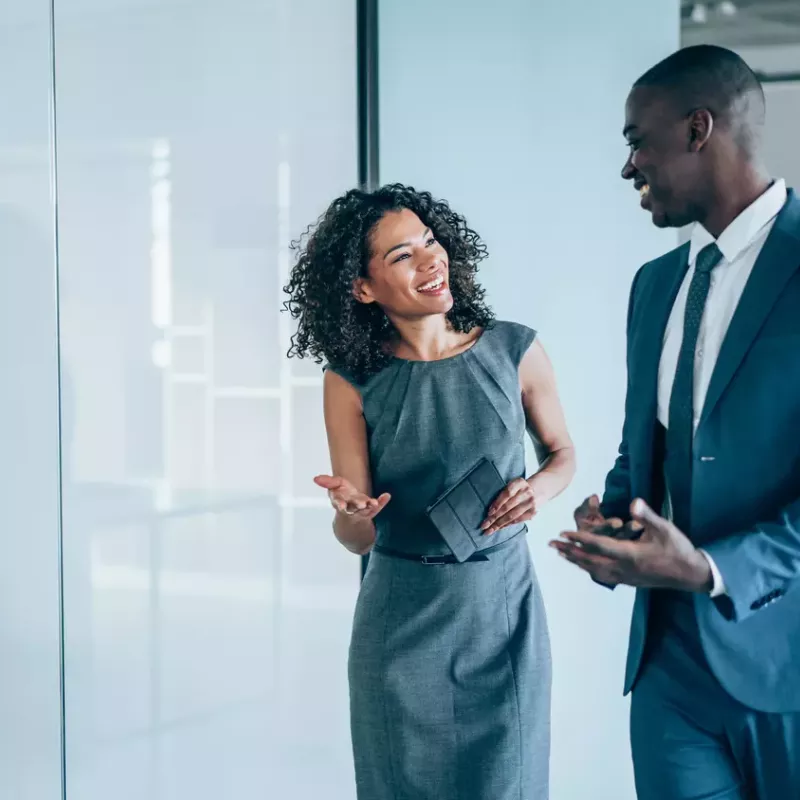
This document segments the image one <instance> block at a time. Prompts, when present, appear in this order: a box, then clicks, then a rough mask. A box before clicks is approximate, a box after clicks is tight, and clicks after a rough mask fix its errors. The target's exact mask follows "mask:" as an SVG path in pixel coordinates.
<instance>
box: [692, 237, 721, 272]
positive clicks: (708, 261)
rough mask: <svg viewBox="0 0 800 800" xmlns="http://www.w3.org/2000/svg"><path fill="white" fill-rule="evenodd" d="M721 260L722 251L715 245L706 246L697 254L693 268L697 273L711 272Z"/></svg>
mask: <svg viewBox="0 0 800 800" xmlns="http://www.w3.org/2000/svg"><path fill="white" fill-rule="evenodd" d="M721 260H722V251H721V250H720V249H719V247H717V245H716V243H713V244H709V245H706V246H705V247H704V248H703V249H702V250H701V251H700V252H699V253H698V254H697V261H696V262H695V265H694V268H695V269H696V270H697V271H698V272H711V270H712V269H714V267H716V266H717V264H719V262H720V261H721Z"/></svg>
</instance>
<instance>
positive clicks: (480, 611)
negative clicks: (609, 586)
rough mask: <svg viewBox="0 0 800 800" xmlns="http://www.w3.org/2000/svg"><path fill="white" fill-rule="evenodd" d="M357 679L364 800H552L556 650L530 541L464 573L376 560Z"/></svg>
mask: <svg viewBox="0 0 800 800" xmlns="http://www.w3.org/2000/svg"><path fill="white" fill-rule="evenodd" d="M349 679H350V713H351V732H352V739H353V751H354V757H355V768H356V785H357V788H358V800H547V798H548V780H549V761H550V683H551V662H550V641H549V636H548V632H547V622H546V619H545V612H544V605H543V603H542V597H541V593H540V591H539V586H538V583H537V581H536V576H535V574H534V571H533V567H532V564H531V559H530V554H529V551H528V547H527V543H526V541H525V537H524V536H520V537H519V538H518V541H515V542H513V543H512V544H511V545H510V546H508V547H506V548H505V549H501V550H499V551H497V552H496V553H492V554H490V555H489V560H488V561H481V562H472V563H465V564H448V565H444V566H441V565H440V566H433V565H430V566H428V565H423V564H418V563H415V562H411V561H404V560H400V559H396V558H391V557H388V556H385V555H381V554H378V553H375V554H373V555H372V556H371V557H370V562H369V568H368V570H367V574H366V576H365V578H364V582H363V584H362V588H361V593H360V596H359V599H358V603H357V606H356V613H355V621H354V626H353V636H352V641H351V645H350V659H349Z"/></svg>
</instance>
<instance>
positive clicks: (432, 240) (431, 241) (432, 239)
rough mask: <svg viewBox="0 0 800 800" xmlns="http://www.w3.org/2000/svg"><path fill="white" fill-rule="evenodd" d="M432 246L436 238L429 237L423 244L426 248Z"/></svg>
mask: <svg viewBox="0 0 800 800" xmlns="http://www.w3.org/2000/svg"><path fill="white" fill-rule="evenodd" d="M432 244H436V237H435V236H431V238H430V239H428V241H427V242H425V246H426V247H430V246H431V245H432Z"/></svg>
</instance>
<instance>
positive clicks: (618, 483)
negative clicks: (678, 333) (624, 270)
mask: <svg viewBox="0 0 800 800" xmlns="http://www.w3.org/2000/svg"><path fill="white" fill-rule="evenodd" d="M641 274H642V270H641V269H640V270H639V271H638V272H637V273H636V276H635V277H634V279H633V284H632V286H631V293H630V297H629V298H628V323H627V334H626V335H627V372H628V385H627V389H626V393H625V421H624V423H623V426H622V441H621V442H620V445H619V454H618V455H617V460H616V462H615V463H614V466H613V468H612V469H611V472H609V473H608V476H607V477H606V486H605V492H604V493H603V500H602V503H601V505H600V508H601V510H602V512H603V516H605V517H619V518H620V519H622V520H625V521H627V520H628V519H629V517H630V505H631V502H632V501H633V497H631V473H630V457H629V453H628V435H627V432H628V419H629V417H630V413H629V412H630V404H631V402H632V400H633V397H632V393H631V358H630V355H631V320H632V319H633V307H634V303H635V296H636V286H637V284H638V282H639V276H640V275H641Z"/></svg>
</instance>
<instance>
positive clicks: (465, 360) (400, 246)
mask: <svg viewBox="0 0 800 800" xmlns="http://www.w3.org/2000/svg"><path fill="white" fill-rule="evenodd" d="M485 256H486V248H485V246H484V245H483V243H482V242H481V240H480V238H479V237H478V235H477V234H476V233H475V232H474V231H473V230H471V229H470V228H469V227H467V224H466V221H465V220H464V218H463V217H461V216H459V215H458V214H456V213H455V212H454V211H452V210H451V209H450V207H449V206H448V205H447V203H445V202H441V201H437V200H434V199H433V198H432V197H431V196H430V195H429V194H428V193H425V192H416V191H415V190H413V189H411V188H407V187H404V186H401V185H392V186H387V187H384V188H382V189H379V190H378V191H376V192H373V193H365V192H362V191H355V190H354V191H350V192H348V193H347V194H345V195H344V196H343V197H340V198H339V199H337V200H336V201H335V202H334V203H333V204H332V205H331V206H330V208H329V209H328V211H327V212H326V213H325V214H324V215H323V217H322V218H321V219H320V221H319V223H318V224H317V225H316V227H315V228H312V229H310V231H309V233H308V235H307V237H306V238H305V240H304V242H303V243H302V245H301V247H300V253H299V259H298V261H297V264H296V266H295V267H294V270H293V272H292V275H291V279H290V282H289V285H288V286H287V287H286V291H287V293H288V294H289V295H290V300H289V301H288V303H287V306H288V308H289V310H290V311H291V313H292V315H293V316H294V317H295V318H296V319H297V321H298V330H297V334H296V336H295V338H294V340H293V345H292V350H291V351H290V355H297V356H300V357H304V356H312V357H314V358H316V359H317V360H318V361H320V362H321V361H322V360H325V361H326V362H327V365H328V368H327V369H326V371H325V379H324V411H325V424H326V429H327V435H328V445H329V449H330V455H331V463H332V471H333V475H323V476H319V477H318V478H316V482H317V484H318V485H320V486H321V487H323V488H325V489H327V490H328V493H329V496H330V500H331V503H332V505H333V507H334V509H335V510H336V515H335V520H334V526H333V527H334V533H335V535H336V537H337V538H338V539H339V541H340V542H341V543H342V544H343V545H344V546H345V547H346V548H348V549H349V550H351V551H352V552H353V553H357V554H359V555H363V554H365V553H370V552H371V556H370V559H369V566H368V569H367V573H366V575H365V577H364V581H363V584H362V587H361V592H360V595H359V599H358V603H357V607H356V612H355V620H354V626H353V634H352V640H351V645H350V659H349V680H350V706H351V729H352V738H353V748H354V755H355V767H356V784H357V787H358V797H359V800H400V798H402V799H403V800H428V799H429V798H430V800H433V799H434V798H435V799H436V800H512V799H513V800H545V798H547V796H548V762H549V731H550V677H551V671H550V649H549V639H548V633H547V624H546V620H545V612H544V607H543V604H542V599H541V594H540V591H539V587H538V584H537V581H536V577H535V574H534V572H533V568H532V565H531V561H530V556H529V551H528V547H527V544H526V540H525V537H524V535H521V534H524V532H525V530H526V526H525V522H526V521H528V520H530V519H531V518H532V517H533V516H534V514H535V513H536V512H537V511H538V510H539V509H540V508H541V507H542V506H543V505H544V504H545V503H546V502H547V501H548V500H550V499H551V498H553V497H555V496H556V495H557V494H559V493H560V492H561V491H562V490H563V489H564V488H565V487H566V486H567V485H568V483H569V482H570V480H571V478H572V476H573V473H574V470H575V456H574V450H573V447H572V443H571V441H570V437H569V434H568V433H567V429H566V425H565V423H564V417H563V413H562V410H561V406H560V403H559V399H558V394H557V391H556V385H555V380H554V377H553V371H552V368H551V366H550V363H549V361H548V359H547V356H546V355H545V352H544V350H543V349H542V346H541V345H540V344H539V343H538V341H536V338H535V336H536V335H535V332H534V331H532V330H530V329H529V328H526V327H524V326H522V325H516V324H513V323H509V322H496V321H495V320H494V319H493V316H492V313H491V311H490V310H489V308H487V306H486V305H485V303H484V293H483V290H482V289H480V288H479V286H478V285H477V283H476V282H475V274H476V271H477V265H478V263H479V262H480V261H481V260H482V259H483V258H485ZM526 427H527V429H528V430H529V431H530V433H531V435H532V437H533V440H534V444H535V446H536V450H537V456H538V457H539V460H540V462H541V468H540V469H539V471H538V472H536V474H535V475H533V476H532V477H530V478H528V479H526V478H525V463H524V435H525V430H526ZM480 458H486V459H489V460H490V461H491V462H493V463H494V465H495V467H496V468H497V470H498V471H499V472H500V475H501V476H502V479H503V480H502V483H501V485H502V484H507V486H506V488H505V489H504V490H503V491H502V492H500V494H499V495H498V496H497V497H496V499H495V500H494V502H493V503H492V504H491V506H490V508H489V509H488V511H487V513H486V518H485V520H484V522H483V525H482V526H480V528H481V530H482V534H483V535H481V533H480V531H479V532H478V533H477V534H476V538H477V539H478V540H479V541H480V547H479V549H478V550H477V552H476V553H475V554H474V555H473V556H472V557H470V558H469V559H467V560H466V561H463V563H459V561H457V560H456V558H455V557H454V556H453V553H452V551H451V550H450V549H449V548H448V546H447V544H446V543H445V540H444V538H443V537H442V535H440V534H439V533H438V529H437V527H436V525H435V524H434V523H433V522H432V521H431V519H430V518H429V517H428V515H427V513H426V510H427V509H428V507H429V506H430V505H431V504H432V503H433V501H435V500H436V499H437V498H438V497H439V496H440V495H441V494H442V493H443V492H445V491H446V490H447V489H449V488H451V487H452V486H454V485H455V484H457V483H458V481H459V479H460V478H461V477H462V476H463V475H464V473H465V472H466V471H467V470H469V469H470V467H472V466H473V465H474V464H475V463H476V462H477V461H478V460H479V459H480ZM481 512H482V509H481V511H479V513H481ZM479 519H480V517H479ZM476 530H478V529H477V528H476ZM431 562H433V563H431Z"/></svg>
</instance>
